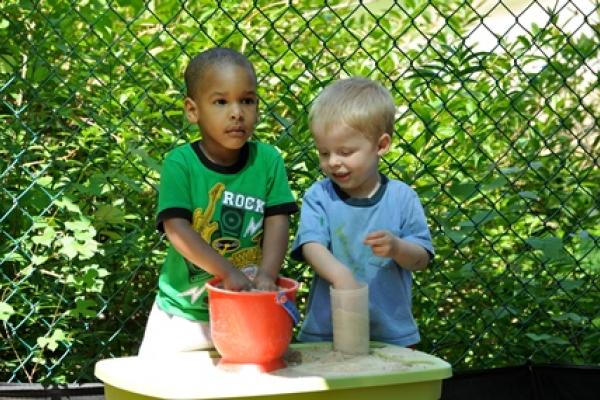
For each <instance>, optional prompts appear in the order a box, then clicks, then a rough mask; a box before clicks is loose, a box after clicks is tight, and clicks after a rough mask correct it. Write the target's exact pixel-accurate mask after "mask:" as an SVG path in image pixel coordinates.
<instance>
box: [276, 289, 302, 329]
mask: <svg viewBox="0 0 600 400" xmlns="http://www.w3.org/2000/svg"><path fill="white" fill-rule="evenodd" d="M275 303H277V304H279V305H280V306H281V307H283V309H284V310H285V311H286V312H287V313H288V314H289V315H290V317H291V318H292V322H293V323H294V325H296V324H297V323H298V322H299V321H300V312H299V311H298V309H297V308H296V305H295V304H294V302H293V301H290V299H288V298H287V296H286V295H285V292H284V291H283V290H282V291H279V292H277V294H276V295H275Z"/></svg>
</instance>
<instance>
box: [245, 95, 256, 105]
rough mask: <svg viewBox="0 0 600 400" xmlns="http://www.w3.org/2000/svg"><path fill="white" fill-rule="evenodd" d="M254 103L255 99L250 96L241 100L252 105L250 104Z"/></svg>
mask: <svg viewBox="0 0 600 400" xmlns="http://www.w3.org/2000/svg"><path fill="white" fill-rule="evenodd" d="M255 103H256V100H255V99H253V98H251V97H249V98H247V99H243V100H242V104H251V105H252V104H255Z"/></svg>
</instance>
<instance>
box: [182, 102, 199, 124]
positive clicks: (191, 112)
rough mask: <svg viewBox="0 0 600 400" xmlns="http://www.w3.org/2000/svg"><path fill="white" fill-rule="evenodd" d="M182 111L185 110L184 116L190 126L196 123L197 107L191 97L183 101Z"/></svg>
mask: <svg viewBox="0 0 600 400" xmlns="http://www.w3.org/2000/svg"><path fill="white" fill-rule="evenodd" d="M183 109H184V110H185V116H186V117H187V119H188V121H190V122H191V123H192V124H196V123H198V107H197V106H196V102H195V101H194V100H193V99H192V98H191V97H186V98H185V100H184V101H183Z"/></svg>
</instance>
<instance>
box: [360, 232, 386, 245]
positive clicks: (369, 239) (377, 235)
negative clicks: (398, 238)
mask: <svg viewBox="0 0 600 400" xmlns="http://www.w3.org/2000/svg"><path fill="white" fill-rule="evenodd" d="M383 238H385V231H375V232H370V233H368V234H367V236H365V239H364V240H363V242H364V243H365V244H374V243H377V242H378V241H379V240H381V239H383Z"/></svg>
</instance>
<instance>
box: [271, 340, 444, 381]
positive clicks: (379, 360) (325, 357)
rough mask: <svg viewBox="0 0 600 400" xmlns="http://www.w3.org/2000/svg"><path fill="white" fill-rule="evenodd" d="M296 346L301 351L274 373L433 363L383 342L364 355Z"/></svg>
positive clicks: (381, 369) (336, 372)
mask: <svg viewBox="0 0 600 400" xmlns="http://www.w3.org/2000/svg"><path fill="white" fill-rule="evenodd" d="M295 350H297V351H298V352H299V353H300V355H299V356H298V355H294V356H293V357H291V358H290V359H288V366H287V368H283V369H280V370H278V371H274V372H272V373H273V374H275V375H279V376H286V377H294V376H310V375H318V376H324V377H328V376H329V377H334V376H349V375H350V376H351V375H352V374H356V375H369V374H375V375H380V374H382V373H385V372H399V371H407V370H424V369H427V368H428V367H430V366H431V364H432V362H431V361H428V360H427V359H424V358H423V353H421V352H419V351H416V350H412V349H407V348H403V347H398V346H391V345H385V344H382V345H376V346H375V347H373V346H372V347H371V349H370V350H369V354H368V355H363V356H353V355H348V354H343V353H340V352H337V351H333V350H332V348H329V349H327V348H324V347H323V346H322V345H315V346H312V347H311V346H310V345H309V346H307V347H302V348H296V349H295Z"/></svg>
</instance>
